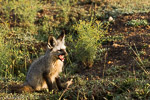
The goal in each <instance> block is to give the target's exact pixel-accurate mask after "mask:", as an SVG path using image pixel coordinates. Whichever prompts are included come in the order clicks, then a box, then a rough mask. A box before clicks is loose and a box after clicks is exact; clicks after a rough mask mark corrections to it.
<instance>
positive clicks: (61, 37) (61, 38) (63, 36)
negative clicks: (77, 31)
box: [57, 31, 65, 43]
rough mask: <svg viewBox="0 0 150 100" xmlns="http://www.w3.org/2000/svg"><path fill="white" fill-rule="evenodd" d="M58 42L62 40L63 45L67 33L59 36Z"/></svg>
mask: <svg viewBox="0 0 150 100" xmlns="http://www.w3.org/2000/svg"><path fill="white" fill-rule="evenodd" d="M57 40H60V41H62V42H63V43H64V42H65V32H64V31H63V32H62V33H61V34H60V35H59V36H58V39H57Z"/></svg>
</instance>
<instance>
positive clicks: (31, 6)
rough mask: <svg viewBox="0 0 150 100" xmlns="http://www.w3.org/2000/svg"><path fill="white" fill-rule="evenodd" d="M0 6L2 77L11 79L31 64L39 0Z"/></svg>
mask: <svg viewBox="0 0 150 100" xmlns="http://www.w3.org/2000/svg"><path fill="white" fill-rule="evenodd" d="M0 5H1V6H0V13H1V14H2V16H0V26H1V27H0V37H1V38H0V58H2V59H0V67H1V68H0V75H1V76H5V77H9V76H10V75H17V74H18V72H19V70H24V71H26V69H27V66H28V64H29V63H30V60H31V59H30V58H31V57H32V56H30V55H29V52H30V51H31V50H33V49H34V46H33V45H32V44H31V43H34V40H35V39H34V38H33V33H35V32H36V31H35V29H36V28H35V25H34V22H35V19H36V14H37V10H38V9H39V6H38V1H37V0H30V1H28V0H3V1H2V2H0ZM29 49H30V51H29Z"/></svg>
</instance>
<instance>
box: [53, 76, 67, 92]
mask: <svg viewBox="0 0 150 100" xmlns="http://www.w3.org/2000/svg"><path fill="white" fill-rule="evenodd" d="M55 81H56V84H57V87H58V89H59V90H60V91H61V90H63V89H65V88H64V87H63V86H62V84H61V81H60V77H56V78H55Z"/></svg>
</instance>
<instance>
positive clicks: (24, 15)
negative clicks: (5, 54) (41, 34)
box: [0, 0, 40, 30]
mask: <svg viewBox="0 0 150 100" xmlns="http://www.w3.org/2000/svg"><path fill="white" fill-rule="evenodd" d="M1 5H2V6H1V7H0V12H2V15H3V16H2V17H3V18H4V19H5V20H6V21H7V22H8V23H10V26H11V27H14V26H19V27H25V28H26V29H28V28H29V30H34V29H35V27H34V22H35V19H36V14H37V11H38V9H39V8H40V6H39V5H38V1H37V0H2V2H1Z"/></svg>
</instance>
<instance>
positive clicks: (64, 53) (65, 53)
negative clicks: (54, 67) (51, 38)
mask: <svg viewBox="0 0 150 100" xmlns="http://www.w3.org/2000/svg"><path fill="white" fill-rule="evenodd" d="M60 51H61V54H62V55H65V56H67V55H68V53H67V51H66V50H65V49H61V50H60Z"/></svg>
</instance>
